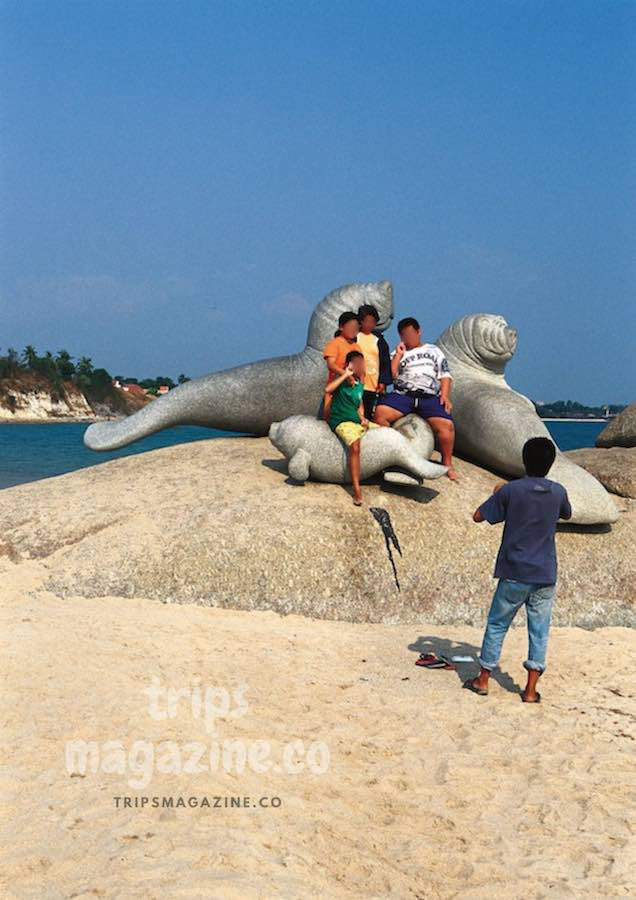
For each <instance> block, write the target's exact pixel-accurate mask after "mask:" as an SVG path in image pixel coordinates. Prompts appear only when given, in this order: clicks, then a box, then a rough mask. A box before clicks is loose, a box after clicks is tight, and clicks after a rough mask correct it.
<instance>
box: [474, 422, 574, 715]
mask: <svg viewBox="0 0 636 900" xmlns="http://www.w3.org/2000/svg"><path fill="white" fill-rule="evenodd" d="M555 456H556V450H555V447H554V444H553V443H552V441H550V440H548V438H545V437H536V438H530V440H529V441H526V443H525V444H524V447H523V465H524V467H525V470H526V475H525V478H519V479H517V480H516V481H509V482H508V483H507V484H503V485H497V487H496V488H495V492H494V493H493V494H492V495H491V496H490V497H489V498H488V500H486V501H485V503H482V505H481V506H480V507H479V508H478V509H477V510H475V513H474V514H473V520H474V521H475V522H483V521H486V522H490V524H491V525H493V524H495V523H497V522H505V525H504V531H503V536H502V539H501V546H500V547H499V553H498V554H497V562H496V565H495V578H498V579H499V582H498V584H497V589H496V591H495V595H494V597H493V599H492V605H491V607H490V612H489V613H488V622H487V624H486V631H485V634H484V640H483V643H482V646H481V653H480V654H479V664H480V666H481V671H480V673H479V675H478V676H477V678H473V679H472V680H469V681H467V682H465V684H464V687H466V688H468V689H469V690H471V691H473V692H474V693H476V694H480V695H482V696H485V695H486V694H487V693H488V679H489V678H490V673H491V672H492V670H493V669H494V668H495V667H496V666H497V664H498V663H499V657H500V655H501V647H502V645H503V642H504V638H505V637H506V634H507V632H508V629H509V628H510V626H511V625H512V620H513V619H514V617H515V615H516V614H517V611H518V610H519V609H520V608H521V607H522V606H525V607H526V615H527V621H528V641H529V649H528V659H527V660H526V661H525V662H524V664H523V665H524V667H525V668H526V669H527V670H528V682H527V684H526V687H525V690H524V691H523V693H522V694H521V699H522V700H523V701H524V703H539V701H540V700H541V694H539V693H538V691H537V689H536V688H537V682H538V680H539V678H540V676H541V674H542V673H543V672H544V671H545V658H546V651H547V647H548V633H549V630H550V616H551V613H552V604H553V602H554V596H555V591H556V580H557V558H556V547H555V543H554V533H555V531H556V525H557V522H558V520H559V519H569V518H570V516H571V515H572V508H571V507H570V501H569V500H568V495H567V491H566V490H565V488H564V487H563V486H562V485H560V484H558V483H557V482H556V481H550V480H549V479H548V478H546V475H547V474H548V472H549V471H550V469H551V467H552V463H553V462H554V459H555Z"/></svg>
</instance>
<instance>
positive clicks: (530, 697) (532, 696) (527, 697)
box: [521, 691, 541, 703]
mask: <svg viewBox="0 0 636 900" xmlns="http://www.w3.org/2000/svg"><path fill="white" fill-rule="evenodd" d="M521 699H522V700H523V702H524V703H541V694H540V693H539V691H533V692H532V693H529V692H528V691H522V693H521Z"/></svg>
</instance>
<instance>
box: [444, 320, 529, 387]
mask: <svg viewBox="0 0 636 900" xmlns="http://www.w3.org/2000/svg"><path fill="white" fill-rule="evenodd" d="M437 343H438V344H439V346H440V347H441V348H442V349H443V350H444V352H445V353H446V354H447V355H448V356H450V357H454V358H455V359H457V360H459V361H460V362H463V363H466V364H467V365H471V366H475V367H478V368H482V369H488V370H489V371H490V372H494V373H495V374H497V375H502V374H503V372H504V369H505V368H506V363H507V362H508V360H509V359H511V358H512V356H513V355H514V352H515V350H516V349H517V330H516V329H515V328H511V327H510V325H508V323H507V322H506V320H505V319H504V317H503V316H498V315H492V314H490V313H475V314H474V315H471V316H464V317H463V318H462V319H458V320H457V321H456V322H453V324H452V325H449V326H448V328H447V329H446V331H445V332H444V333H443V334H442V335H441V337H440V338H439V340H438V341H437ZM451 368H452V366H451Z"/></svg>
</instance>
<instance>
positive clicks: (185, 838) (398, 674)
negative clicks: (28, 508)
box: [0, 559, 636, 900]
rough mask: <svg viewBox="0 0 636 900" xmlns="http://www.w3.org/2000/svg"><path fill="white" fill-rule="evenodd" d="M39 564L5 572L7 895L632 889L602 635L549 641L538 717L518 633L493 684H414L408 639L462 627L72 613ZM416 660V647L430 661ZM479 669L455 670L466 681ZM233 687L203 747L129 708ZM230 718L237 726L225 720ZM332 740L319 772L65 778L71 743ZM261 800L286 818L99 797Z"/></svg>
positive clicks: (617, 672)
mask: <svg viewBox="0 0 636 900" xmlns="http://www.w3.org/2000/svg"><path fill="white" fill-rule="evenodd" d="M44 574H45V573H44V570H43V568H42V564H41V563H40V562H37V561H32V562H22V563H20V564H19V565H13V564H12V563H9V562H8V561H7V560H6V559H5V560H4V561H2V562H1V565H0V584H2V599H3V607H4V610H3V612H4V616H5V620H6V621H5V623H4V626H3V629H2V633H3V636H4V637H5V639H6V644H7V648H6V651H5V653H4V654H3V683H4V685H5V690H4V693H3V701H4V702H3V706H4V713H3V722H4V741H3V754H4V756H5V760H4V764H3V772H4V779H5V780H4V787H3V793H4V809H3V812H4V816H3V820H4V834H3V835H2V844H3V846H4V854H3V855H4V865H3V887H2V897H7V898H31V897H33V898H58V897H59V898H62V897H64V898H67V897H68V898H70V897H82V898H88V897H118V898H137V897H144V898H146V897H149V898H154V897H170V898H173V897H175V898H177V897H184V898H185V897H188V898H195V897H196V898H199V897H212V898H217V897H218V898H223V900H225V898H252V897H254V898H257V897H263V898H273V897H277V898H304V897H321V898H337V897H378V898H379V897H383V898H384V897H389V896H391V897H400V898H411V900H413V898H424V897H426V898H450V897H461V898H477V897H478V898H492V897H497V898H499V897H503V898H539V897H558V898H561V897H623V896H625V897H626V896H630V895H633V894H634V892H635V891H636V880H635V878H634V872H635V871H636V865H635V863H636V859H635V852H634V821H635V816H634V812H635V803H634V798H635V786H636V785H635V768H636V767H635V766H634V762H635V759H634V748H635V743H634V738H635V735H636V729H635V727H634V723H635V713H636V703H635V690H634V670H635V663H636V659H635V656H636V654H635V646H634V640H633V633H632V632H630V631H629V630H627V629H622V628H610V629H604V630H599V631H596V632H588V631H583V630H580V629H574V628H562V629H555V630H554V631H553V634H552V639H551V647H550V661H549V669H548V672H547V673H546V675H545V677H544V679H542V684H541V690H542V693H543V702H542V703H541V705H539V706H526V705H524V704H522V703H521V702H520V699H519V695H518V693H516V691H517V689H518V686H519V685H521V684H522V682H523V675H524V671H523V669H522V668H521V661H522V660H523V658H524V654H525V649H526V648H525V633H524V630H523V629H515V630H514V631H512V632H511V633H510V635H509V637H508V641H507V644H506V647H505V653H504V657H503V660H502V670H503V672H504V673H509V674H506V675H505V678H504V679H502V681H503V686H501V685H499V684H497V683H495V684H493V688H492V690H491V694H490V696H489V697H488V698H480V697H476V696H475V695H473V694H471V693H469V692H468V691H462V690H461V688H460V676H465V675H466V674H467V671H468V670H467V669H464V671H463V672H460V673H457V672H444V671H437V672H427V671H422V670H421V669H418V668H416V667H415V666H414V660H415V658H416V656H417V653H416V651H415V649H412V648H411V647H409V645H412V644H413V643H414V642H416V641H417V640H418V638H421V637H423V636H427V635H432V636H434V637H435V638H436V639H445V640H455V641H459V642H467V643H468V644H470V645H473V646H475V645H477V644H478V642H479V640H480V637H481V632H480V630H478V629H475V628H469V627H460V626H457V627H452V628H451V627H444V626H431V628H430V630H427V629H426V628H425V627H423V626H422V627H418V626H412V625H400V626H388V625H355V624H346V623H339V622H324V621H316V620H311V619H303V618H300V617H298V616H290V617H288V618H281V617H279V616H277V615H276V614H274V613H271V612H237V611H230V610H222V609H210V608H205V607H197V606H172V605H165V604H162V603H159V602H157V601H151V600H147V599H142V598H134V599H126V600H123V599H121V598H114V597H113V598H101V599H84V598H81V597H74V598H66V599H64V600H62V599H60V598H57V597H56V596H54V595H52V594H50V593H47V592H46V591H44V590H42V589H41V582H42V580H43V577H44ZM424 643H425V642H422V643H421V646H424ZM470 668H471V667H468V669H470ZM154 676H157V677H158V678H160V679H161V682H162V684H163V685H164V686H170V687H173V688H188V687H192V686H193V685H195V683H197V681H198V683H200V684H201V685H202V686H203V687H205V686H210V687H212V686H217V687H223V688H227V689H228V690H230V691H231V690H233V689H235V688H237V687H238V686H239V685H241V684H246V685H247V689H246V692H245V700H246V701H247V703H248V709H247V712H246V713H245V715H243V716H241V717H239V718H231V717H228V718H226V719H225V720H224V721H222V722H221V723H220V728H219V731H220V733H219V736H218V738H215V737H213V736H211V735H209V734H207V732H206V731H205V729H204V727H203V725H202V721H201V720H200V719H199V720H196V719H195V718H194V717H193V715H192V708H191V706H190V705H188V704H186V702H185V701H181V703H180V705H178V707H177V715H176V716H175V717H174V718H172V719H167V720H163V721H156V720H154V719H153V718H152V717H151V716H150V715H149V712H148V698H147V697H146V696H145V695H144V694H143V689H144V687H146V686H147V685H149V684H150V682H151V679H152V678H153V677H154ZM235 706H236V705H235V704H234V703H233V704H232V708H235ZM77 737H80V738H83V739H85V740H94V741H97V742H98V745H99V747H100V748H101V746H102V744H103V742H104V741H108V740H119V741H121V742H122V744H123V746H124V748H125V749H126V751H128V750H129V749H130V748H131V746H132V744H133V742H134V741H135V740H140V739H141V740H144V741H148V742H152V743H153V744H154V745H155V747H156V746H158V745H159V744H160V743H161V742H162V741H166V740H173V741H175V742H177V744H178V745H180V746H181V747H183V745H184V744H186V743H187V742H189V741H197V742H201V743H203V744H204V745H205V746H206V747H209V746H210V745H211V744H212V743H214V742H215V741H216V740H221V741H222V740H224V739H226V738H234V739H238V740H241V741H243V742H246V743H249V742H253V741H254V740H256V739H264V740H269V741H271V742H272V745H273V751H274V753H275V755H276V758H277V759H280V758H281V757H280V753H281V750H282V746H283V745H284V744H285V743H287V742H289V741H292V740H294V739H297V738H300V739H302V740H303V741H305V743H306V745H309V744H310V743H311V742H312V741H322V742H324V743H326V745H327V746H328V748H329V752H330V763H329V768H328V770H327V772H326V773H324V774H321V775H320V774H311V773H306V772H305V773H300V774H289V773H287V772H285V773H277V774H273V773H271V772H270V773H265V774H259V773H255V772H252V771H249V770H248V771H246V772H244V773H243V774H242V775H237V774H236V773H232V774H226V773H223V772H220V773H219V772H215V773H213V774H210V773H209V772H208V773H191V774H186V773H183V772H182V773H181V774H178V775H177V774H172V775H166V774H161V773H160V772H157V771H155V772H154V775H153V776H152V778H151V781H150V783H149V784H148V786H147V787H146V788H145V789H134V788H132V787H130V786H129V785H127V780H128V779H129V778H130V777H132V775H131V772H130V770H127V771H126V773H125V774H107V773H104V772H103V771H101V770H99V771H98V772H97V773H96V774H92V773H91V772H90V771H88V772H87V773H86V774H85V776H84V777H79V776H77V775H75V776H71V775H69V773H68V772H67V770H66V767H65V756H64V754H65V745H66V742H67V741H69V740H71V739H73V738H77ZM124 795H128V796H131V797H135V796H137V797H139V796H142V795H145V796H149V797H163V796H172V797H174V798H175V799H176V798H178V797H179V796H182V797H184V798H188V797H197V798H199V802H200V798H202V797H203V796H207V797H208V798H209V799H210V802H213V800H212V798H213V797H215V796H218V797H225V796H243V797H244V796H250V797H252V798H258V797H261V796H267V797H272V796H277V797H280V798H281V801H282V805H281V807H280V808H277V809H272V808H265V809H261V808H250V809H237V808H233V809H232V808H230V809H227V808H220V809H219V808H205V807H203V808H202V807H200V806H199V807H196V808H185V809H172V810H170V809H164V810H162V809H160V808H158V809H152V808H146V809H134V808H132V809H123V808H122V809H119V810H117V809H116V808H115V805H114V801H113V798H114V797H115V796H124Z"/></svg>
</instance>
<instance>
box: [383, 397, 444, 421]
mask: <svg viewBox="0 0 636 900" xmlns="http://www.w3.org/2000/svg"><path fill="white" fill-rule="evenodd" d="M378 406H390V407H391V409H397V410H398V411H399V412H401V413H402V414H403V415H405V416H408V414H409V413H417V415H418V416H421V417H422V418H423V419H450V420H451V422H452V421H453V418H452V416H451V415H450V413H447V412H446V410H445V409H444V407H443V406H442V404H441V403H440V399H439V397H438V396H437V394H429V395H428V396H423V397H410V396H409V395H408V394H399V393H398V392H397V391H393V392H392V393H391V394H380V397H379V399H378ZM376 409H377V407H376Z"/></svg>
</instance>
